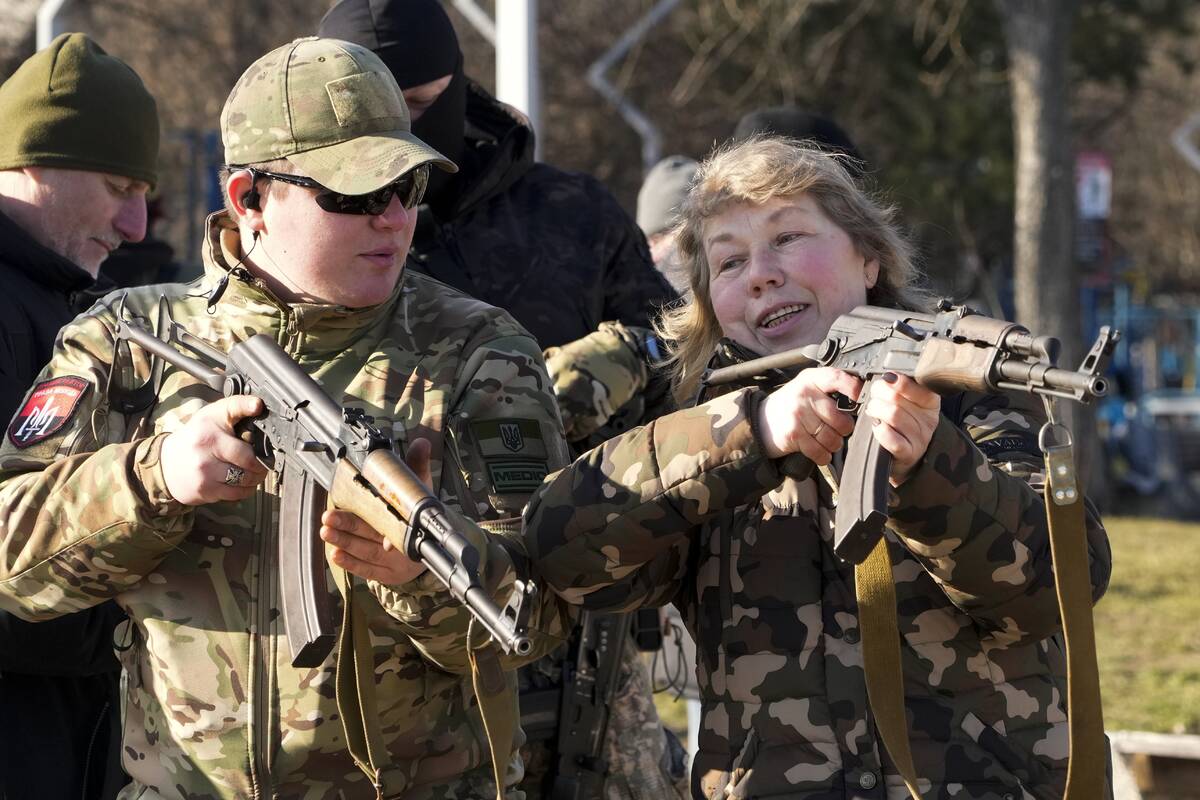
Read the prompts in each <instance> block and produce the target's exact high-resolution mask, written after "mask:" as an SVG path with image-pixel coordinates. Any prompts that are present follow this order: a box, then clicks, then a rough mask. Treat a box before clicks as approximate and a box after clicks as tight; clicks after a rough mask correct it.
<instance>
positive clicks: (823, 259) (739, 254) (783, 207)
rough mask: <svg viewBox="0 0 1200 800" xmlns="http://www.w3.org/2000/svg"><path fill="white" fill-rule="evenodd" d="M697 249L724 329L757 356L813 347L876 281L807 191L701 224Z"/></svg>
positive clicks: (734, 208)
mask: <svg viewBox="0 0 1200 800" xmlns="http://www.w3.org/2000/svg"><path fill="white" fill-rule="evenodd" d="M703 245H704V253H705V255H706V257H707V258H708V265H709V270H710V278H709V292H710V294H711V296H712V304H713V311H714V312H715V313H716V316H717V321H718V322H719V323H720V324H721V330H722V332H723V333H724V335H725V336H727V337H729V338H730V339H733V340H734V341H735V342H737V343H738V344H741V345H744V346H746V347H749V348H750V349H752V350H754V351H756V352H759V353H763V354H771V353H778V352H781V351H783V350H788V349H790V348H793V347H800V346H803V345H806V344H813V343H814V342H819V341H820V340H821V339H823V338H824V337H825V334H826V332H828V330H829V327H830V326H831V325H832V324H833V322H834V320H836V319H837V318H838V317H839V316H841V315H842V314H844V313H846V312H847V311H850V310H852V309H854V308H855V307H856V306H860V305H863V304H864V303H866V301H867V289H869V288H871V287H872V286H874V285H875V281H876V280H877V279H878V278H879V264H878V262H875V261H867V260H865V259H864V258H863V257H862V256H861V255H859V253H858V250H857V249H855V247H854V244H853V243H852V242H851V241H850V237H849V236H848V235H847V234H846V232H845V231H843V230H842V229H841V228H839V227H838V226H837V225H836V224H835V223H834V222H833V220H831V219H829V217H827V216H826V215H825V213H824V212H823V211H822V210H821V207H820V206H819V205H818V204H817V202H816V201H815V200H813V199H812V197H810V196H809V195H807V194H801V195H798V196H795V197H786V198H775V199H773V200H770V201H768V202H767V203H765V204H763V205H751V204H749V203H737V204H735V205H731V206H729V208H727V209H725V210H724V211H722V212H721V213H720V214H718V215H716V216H715V217H713V218H712V219H710V220H709V221H708V222H707V223H705V225H704V236H703Z"/></svg>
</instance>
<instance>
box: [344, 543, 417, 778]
mask: <svg viewBox="0 0 1200 800" xmlns="http://www.w3.org/2000/svg"><path fill="white" fill-rule="evenodd" d="M330 567H331V568H332V569H333V572H334V575H335V577H336V578H337V585H338V589H339V590H340V591H341V593H342V609H343V610H342V626H341V628H340V629H339V630H338V653H337V672H336V675H335V680H334V687H335V692H336V698H337V707H338V714H339V715H340V716H341V718H342V729H343V730H344V731H345V734H346V749H347V750H348V751H349V752H350V756H351V758H353V759H354V763H355V764H357V765H358V768H359V769H361V770H362V771H363V772H364V773H365V774H366V776H367V778H368V780H370V781H371V784H372V785H373V786H374V787H375V796H376V798H377V800H383V798H385V797H398V796H399V795H400V793H401V792H403V791H404V789H405V787H406V786H407V784H408V779H407V776H406V775H405V774H404V773H403V772H401V771H400V770H399V769H397V768H396V767H394V766H392V765H391V763H390V762H391V755H390V754H389V753H388V750H387V746H386V745H385V744H384V741H383V730H382V729H381V728H380V726H379V713H378V706H377V704H376V702H375V657H374V654H373V651H372V647H371V632H370V630H368V628H367V619H366V615H365V614H364V613H363V603H365V602H369V601H370V600H371V599H372V598H371V597H370V595H369V594H368V590H367V587H366V586H365V585H363V584H362V583H361V582H358V581H355V580H354V576H352V575H351V574H350V573H348V572H346V571H345V570H343V569H341V568H339V567H337V566H335V565H333V564H330ZM364 595H365V596H364Z"/></svg>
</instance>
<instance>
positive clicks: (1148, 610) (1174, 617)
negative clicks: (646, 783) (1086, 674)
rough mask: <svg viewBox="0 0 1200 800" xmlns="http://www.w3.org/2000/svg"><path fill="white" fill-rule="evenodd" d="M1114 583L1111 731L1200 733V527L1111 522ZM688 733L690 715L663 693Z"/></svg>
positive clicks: (1103, 663) (660, 699) (1105, 608)
mask: <svg viewBox="0 0 1200 800" xmlns="http://www.w3.org/2000/svg"><path fill="white" fill-rule="evenodd" d="M1105 526H1106V528H1107V529H1108V535H1109V540H1110V541H1111V543H1112V549H1113V574H1112V582H1111V583H1110V584H1109V587H1108V594H1106V595H1105V596H1104V599H1103V600H1101V601H1100V604H1099V605H1098V606H1096V640H1097V648H1098V656H1099V661H1100V685H1101V691H1102V692H1103V694H1104V727H1105V728H1107V729H1108V730H1139V731H1155V732H1160V733H1200V525H1197V524H1189V523H1182V522H1173V521H1170V520H1161V519H1149V518H1141V517H1108V518H1106V519H1105ZM655 703H656V705H657V706H658V712H659V714H660V715H661V716H662V718H663V722H664V723H665V724H666V725H667V726H668V727H670V728H672V729H673V730H675V731H676V732H677V733H679V734H680V736H683V735H684V734H685V733H686V730H687V711H686V709H685V708H684V703H683V702H682V701H679V702H674V701H673V700H672V695H671V693H669V692H664V693H660V694H658V695H655Z"/></svg>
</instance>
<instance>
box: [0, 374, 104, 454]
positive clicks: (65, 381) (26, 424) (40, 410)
mask: <svg viewBox="0 0 1200 800" xmlns="http://www.w3.org/2000/svg"><path fill="white" fill-rule="evenodd" d="M87 388H88V382H87V381H85V380H84V379H83V378H76V377H75V376H74V375H67V376H64V377H62V378H52V379H50V380H48V381H42V382H41V383H39V384H38V385H37V386H35V387H33V391H32V392H30V393H29V397H28V399H26V401H25V405H23V406H21V410H20V411H18V412H17V415H16V416H15V417H13V421H12V423H11V424H10V425H9V426H8V440H9V441H10V442H12V443H13V444H14V445H16V446H17V447H20V448H25V447H29V446H31V445H35V444H37V443H38V442H40V441H43V440H44V439H48V438H50V437H51V436H53V435H54V434H56V433H58V431H60V430H62V427H63V426H64V425H66V424H67V423H68V422H70V421H71V417H73V416H75V412H76V411H77V410H78V409H79V401H80V400H82V399H83V396H84V395H85V394H86V393H87Z"/></svg>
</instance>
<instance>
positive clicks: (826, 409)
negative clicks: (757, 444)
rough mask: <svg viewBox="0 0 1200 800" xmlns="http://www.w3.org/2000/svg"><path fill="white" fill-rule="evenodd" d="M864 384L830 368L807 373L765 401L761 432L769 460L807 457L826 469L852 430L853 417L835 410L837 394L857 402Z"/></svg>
mask: <svg viewBox="0 0 1200 800" xmlns="http://www.w3.org/2000/svg"><path fill="white" fill-rule="evenodd" d="M860 391H862V381H861V380H859V379H858V378H856V377H855V376H854V375H851V374H850V373H848V372H842V371H841V370H840V369H832V368H830V367H814V368H812V369H806V370H804V371H803V372H801V373H800V374H799V375H797V376H796V377H795V378H792V379H791V380H790V381H788V382H787V383H785V384H784V385H783V386H780V387H779V388H778V389H776V390H775V391H773V392H771V394H770V395H768V396H767V399H766V400H764V401H763V403H762V405H760V406H759V410H758V430H759V432H760V434H761V435H762V439H763V447H764V448H765V449H766V452H767V455H768V456H770V457H771V458H779V457H781V456H785V455H788V454H789V453H796V452H799V453H803V454H804V455H806V456H807V457H808V458H809V459H811V460H812V461H813V462H814V463H816V464H820V465H822V466H823V465H825V464H828V463H829V462H830V460H831V459H832V458H833V454H834V453H836V452H837V451H838V450H840V449H841V448H842V444H843V440H844V439H845V437H847V436H849V435H850V432H851V431H852V430H854V417H852V416H850V415H849V414H848V413H846V412H845V411H841V410H839V409H838V407H837V401H836V400H834V399H833V397H831V395H832V394H834V393H835V392H836V393H838V394H843V395H845V396H846V397H849V398H850V399H851V400H857V399H858V394H859V392H860Z"/></svg>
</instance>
